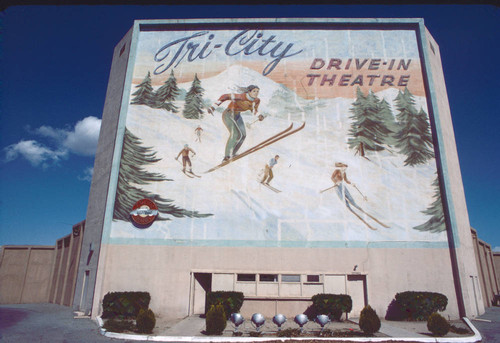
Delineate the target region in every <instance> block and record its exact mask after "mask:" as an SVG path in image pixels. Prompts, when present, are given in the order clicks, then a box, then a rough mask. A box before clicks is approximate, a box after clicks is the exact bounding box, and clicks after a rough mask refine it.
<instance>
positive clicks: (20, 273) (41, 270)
mask: <svg viewBox="0 0 500 343" xmlns="http://www.w3.org/2000/svg"><path fill="white" fill-rule="evenodd" d="M53 263H54V247H53V246H4V247H3V248H2V252H1V259H0V304H25V303H43V302H48V300H49V289H50V280H51V273H52V270H53V268H52V266H53Z"/></svg>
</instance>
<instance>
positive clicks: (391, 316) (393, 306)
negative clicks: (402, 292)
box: [385, 299, 408, 320]
mask: <svg viewBox="0 0 500 343" xmlns="http://www.w3.org/2000/svg"><path fill="white" fill-rule="evenodd" d="M407 317H408V316H407V314H406V311H405V310H403V309H402V308H401V305H399V304H398V302H397V301H396V300H394V299H392V301H391V303H390V304H389V306H387V312H386V314H385V319H386V320H405V319H406V318H407Z"/></svg>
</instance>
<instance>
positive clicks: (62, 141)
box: [4, 116, 101, 178]
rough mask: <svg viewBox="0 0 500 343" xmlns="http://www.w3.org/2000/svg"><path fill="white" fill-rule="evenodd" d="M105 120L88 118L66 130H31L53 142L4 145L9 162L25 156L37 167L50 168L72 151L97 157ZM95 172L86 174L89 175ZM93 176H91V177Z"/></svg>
mask: <svg viewBox="0 0 500 343" xmlns="http://www.w3.org/2000/svg"><path fill="white" fill-rule="evenodd" d="M100 128H101V119H99V118H96V117H92V116H89V117H86V118H84V119H82V120H80V121H78V122H77V123H76V124H75V127H74V128H71V127H67V128H63V129H59V128H53V127H51V126H46V125H43V126H41V127H39V128H38V129H35V130H31V129H30V128H29V127H28V129H27V130H28V132H30V133H34V134H37V135H39V136H41V137H44V138H50V143H52V144H51V145H54V143H55V146H54V147H50V146H49V144H43V143H40V142H38V141H35V140H21V141H20V142H19V143H16V144H12V145H9V146H8V147H6V148H4V151H5V161H7V162H9V161H13V160H15V159H17V158H18V157H20V156H21V157H24V158H25V159H27V160H28V161H29V162H30V163H31V164H32V165H33V166H42V167H44V168H45V167H47V166H48V165H49V164H50V163H57V162H58V161H59V160H60V159H61V158H64V157H67V155H68V154H69V153H73V154H76V155H81V156H93V155H94V154H95V151H96V149H97V141H98V138H99V130H100ZM89 175H91V174H88V173H87V174H85V175H84V176H83V177H84V178H85V177H86V178H88V177H89ZM90 177H91V176H90Z"/></svg>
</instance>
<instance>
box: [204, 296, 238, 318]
mask: <svg viewBox="0 0 500 343" xmlns="http://www.w3.org/2000/svg"><path fill="white" fill-rule="evenodd" d="M215 305H222V306H223V307H224V314H225V316H226V318H229V317H230V316H231V313H239V312H240V309H241V306H242V305H243V293H242V292H229V291H217V292H208V293H207V301H206V305H205V311H207V309H210V308H211V307H212V306H215ZM206 313H207V314H208V312H206Z"/></svg>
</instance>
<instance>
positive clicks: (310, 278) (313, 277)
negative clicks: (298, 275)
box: [307, 275, 319, 282]
mask: <svg viewBox="0 0 500 343" xmlns="http://www.w3.org/2000/svg"><path fill="white" fill-rule="evenodd" d="M307 282H319V275H307Z"/></svg>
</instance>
